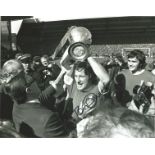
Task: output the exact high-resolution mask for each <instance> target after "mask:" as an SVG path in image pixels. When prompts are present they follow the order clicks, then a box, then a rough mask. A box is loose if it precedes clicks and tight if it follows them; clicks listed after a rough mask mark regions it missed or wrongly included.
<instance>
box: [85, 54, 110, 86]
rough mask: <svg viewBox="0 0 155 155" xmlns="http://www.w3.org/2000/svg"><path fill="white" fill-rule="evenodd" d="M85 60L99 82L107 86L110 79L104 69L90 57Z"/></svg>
mask: <svg viewBox="0 0 155 155" xmlns="http://www.w3.org/2000/svg"><path fill="white" fill-rule="evenodd" d="M87 60H88V63H89V64H90V66H91V67H92V69H93V71H94V73H95V74H96V76H97V77H98V78H99V80H100V82H101V83H103V84H104V85H107V84H108V82H109V80H110V77H109V75H108V73H107V71H106V70H105V69H104V67H103V66H102V65H101V64H100V63H98V62H97V61H96V60H95V59H94V58H92V57H88V58H87Z"/></svg>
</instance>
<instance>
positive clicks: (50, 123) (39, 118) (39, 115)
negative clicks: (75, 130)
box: [13, 90, 67, 137]
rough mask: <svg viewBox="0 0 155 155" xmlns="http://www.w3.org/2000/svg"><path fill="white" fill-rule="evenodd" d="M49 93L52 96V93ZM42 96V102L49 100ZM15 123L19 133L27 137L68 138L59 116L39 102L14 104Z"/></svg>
mask: <svg viewBox="0 0 155 155" xmlns="http://www.w3.org/2000/svg"><path fill="white" fill-rule="evenodd" d="M48 91H49V90H48ZM48 93H49V94H50V92H48ZM51 93H53V91H51ZM49 94H48V95H49ZM41 95H42V97H41V98H42V101H43V100H44V99H47V98H46V96H45V94H41ZM48 95H47V96H48ZM13 121H14V123H15V127H16V129H17V131H18V132H20V133H21V134H23V135H24V136H25V137H66V136H67V132H66V128H65V126H64V123H63V121H62V120H61V118H60V116H59V114H58V113H57V112H55V111H54V110H53V111H52V110H49V109H47V108H46V107H45V106H43V105H42V104H41V103H40V102H39V100H31V101H28V102H25V103H22V104H17V103H14V106H13Z"/></svg>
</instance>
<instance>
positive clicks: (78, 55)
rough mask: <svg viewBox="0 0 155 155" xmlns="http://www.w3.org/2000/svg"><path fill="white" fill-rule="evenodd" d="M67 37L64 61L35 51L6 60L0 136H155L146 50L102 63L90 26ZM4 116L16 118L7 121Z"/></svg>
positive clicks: (153, 81) (0, 85) (153, 88)
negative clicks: (94, 52) (92, 47)
mask: <svg viewBox="0 0 155 155" xmlns="http://www.w3.org/2000/svg"><path fill="white" fill-rule="evenodd" d="M67 43H68V44H67V46H65V48H63V55H62V57H61V58H60V62H59V64H57V63H56V62H55V60H53V58H52V57H49V56H48V55H43V56H41V57H40V56H34V57H33V58H32V56H31V54H29V53H17V54H16V55H15V57H14V59H10V60H7V61H6V62H5V63H4V64H3V66H2V70H1V79H0V93H1V96H2V98H1V99H2V103H1V111H0V113H1V118H2V120H1V121H0V122H1V124H0V136H1V137H7V134H8V137H12V136H14V137H40V138H50V137H55V138H56V137H60V138H82V137H94V138H95V137H98V138H100V137H105V138H106V137H138V138H139V137H145V138H152V137H155V74H154V70H155V69H152V70H151V71H148V70H146V69H145V67H146V58H145V55H144V53H143V52H142V51H140V50H138V49H135V50H133V51H130V52H129V54H128V55H127V58H128V61H127V63H125V61H124V60H123V58H122V57H121V56H120V55H119V54H116V55H115V56H113V59H111V61H109V63H107V64H106V65H103V64H100V63H99V62H97V61H96V59H95V58H93V57H92V56H91V53H90V51H89V48H90V45H91V44H92V34H91V32H90V31H89V30H88V29H87V28H85V27H76V26H74V27H72V28H71V29H70V30H69V31H68V33H67ZM71 50H75V51H74V52H75V53H74V52H73V53H71V52H72V51H71ZM83 55H84V56H83ZM8 99H10V100H9V101H8ZM6 101H7V102H9V105H8V104H7V103H6ZM10 113H11V114H10ZM3 118H4V119H8V120H9V121H10V122H12V123H10V124H9V125H7V127H6V125H4V124H5V123H4V122H5V121H4V120H3ZM8 126H9V127H10V130H8V129H9V127H8ZM3 133H4V134H3ZM12 133H13V134H12Z"/></svg>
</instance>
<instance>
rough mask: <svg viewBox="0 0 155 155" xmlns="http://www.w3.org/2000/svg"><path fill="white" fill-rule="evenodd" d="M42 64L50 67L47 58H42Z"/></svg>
mask: <svg viewBox="0 0 155 155" xmlns="http://www.w3.org/2000/svg"><path fill="white" fill-rule="evenodd" d="M41 63H42V65H43V66H48V64H49V62H48V60H47V59H46V58H41Z"/></svg>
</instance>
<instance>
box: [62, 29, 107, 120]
mask: <svg viewBox="0 0 155 155" xmlns="http://www.w3.org/2000/svg"><path fill="white" fill-rule="evenodd" d="M68 40H69V47H68V49H66V51H65V53H64V54H63V56H62V59H61V65H62V66H63V68H65V69H66V70H67V71H66V74H65V76H64V82H65V84H66V86H67V90H68V98H69V99H71V100H72V103H71V102H70V103H71V105H72V106H70V107H71V109H72V117H73V119H74V120H75V122H76V123H77V122H78V121H79V120H81V119H83V118H86V117H87V116H88V115H91V114H93V113H95V112H96V111H97V109H99V107H100V103H101V102H100V97H101V96H104V95H102V94H106V92H107V90H106V86H107V84H108V82H109V75H108V73H107V72H106V70H105V69H104V67H103V66H102V65H101V64H100V63H98V62H97V61H96V60H95V59H94V58H93V57H91V56H90V55H91V53H90V51H89V47H90V45H91V43H92V35H91V32H90V31H89V30H88V29H87V28H85V27H74V28H73V29H72V30H71V31H70V33H69V38H68ZM76 43H77V44H80V45H81V44H82V45H84V46H85V47H86V48H83V46H76V47H75V48H74V49H75V51H74V54H75V55H76V56H79V55H80V54H82V53H85V52H86V53H87V52H88V53H89V54H86V55H87V57H85V58H84V59H82V60H81V59H80V60H79V59H77V60H74V59H73V57H72V56H71V54H69V48H71V47H73V46H72V45H75V44H76ZM77 44H76V45H77ZM75 55H74V56H75ZM71 60H74V61H73V63H72V64H71V65H70V62H71Z"/></svg>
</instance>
